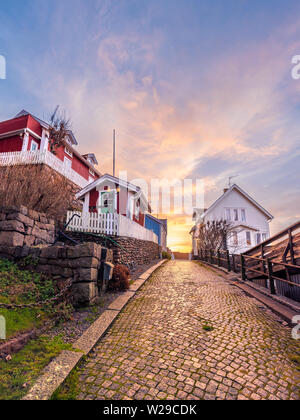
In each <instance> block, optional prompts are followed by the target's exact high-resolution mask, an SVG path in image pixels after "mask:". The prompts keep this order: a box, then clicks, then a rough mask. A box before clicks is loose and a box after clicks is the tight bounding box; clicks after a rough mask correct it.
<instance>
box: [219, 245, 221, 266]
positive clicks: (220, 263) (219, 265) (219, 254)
mask: <svg viewBox="0 0 300 420" xmlns="http://www.w3.org/2000/svg"><path fill="white" fill-rule="evenodd" d="M220 258H221V256H220V250H219V249H218V267H221V259H220Z"/></svg>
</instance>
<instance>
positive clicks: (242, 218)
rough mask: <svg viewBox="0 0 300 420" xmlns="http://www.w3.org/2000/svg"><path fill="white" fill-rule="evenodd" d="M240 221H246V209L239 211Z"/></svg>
mask: <svg viewBox="0 0 300 420" xmlns="http://www.w3.org/2000/svg"><path fill="white" fill-rule="evenodd" d="M241 221H242V222H246V221H247V215H246V209H241Z"/></svg>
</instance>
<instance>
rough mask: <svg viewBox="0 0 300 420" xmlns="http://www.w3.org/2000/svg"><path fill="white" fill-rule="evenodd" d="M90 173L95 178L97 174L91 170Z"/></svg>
mask: <svg viewBox="0 0 300 420" xmlns="http://www.w3.org/2000/svg"><path fill="white" fill-rule="evenodd" d="M89 173H90V175H92V176H95V172H94V171H93V170H92V169H91V168H90V169H89Z"/></svg>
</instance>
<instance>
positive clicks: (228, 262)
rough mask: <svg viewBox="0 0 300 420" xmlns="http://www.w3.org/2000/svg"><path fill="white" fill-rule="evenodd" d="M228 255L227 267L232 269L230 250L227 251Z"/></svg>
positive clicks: (229, 269)
mask: <svg viewBox="0 0 300 420" xmlns="http://www.w3.org/2000/svg"><path fill="white" fill-rule="evenodd" d="M226 255H227V269H228V271H231V263H230V254H229V251H228V250H227V251H226Z"/></svg>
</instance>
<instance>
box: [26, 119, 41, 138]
mask: <svg viewBox="0 0 300 420" xmlns="http://www.w3.org/2000/svg"><path fill="white" fill-rule="evenodd" d="M27 127H28V128H30V130H32V131H33V132H34V133H36V134H37V135H38V136H42V131H43V129H42V126H41V124H40V123H39V122H38V121H36V120H35V119H34V118H32V116H31V115H29V117H28V122H27Z"/></svg>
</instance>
